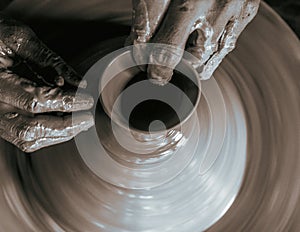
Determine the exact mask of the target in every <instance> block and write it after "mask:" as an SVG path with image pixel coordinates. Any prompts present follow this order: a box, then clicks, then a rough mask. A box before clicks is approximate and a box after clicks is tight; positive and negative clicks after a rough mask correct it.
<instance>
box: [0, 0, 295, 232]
mask: <svg viewBox="0 0 300 232" xmlns="http://www.w3.org/2000/svg"><path fill="white" fill-rule="evenodd" d="M275 38H276V40H275ZM116 41H117V40H116ZM114 44H115V46H116V47H118V46H119V45H118V43H117V42H115V43H114ZM101 46H103V45H99V46H98V48H99V47H101ZM112 49H113V48H112ZM96 51H98V50H96ZM102 52H104V53H106V52H107V51H106V52H105V51H102ZM94 54H96V55H95V56H90V58H89V59H88V60H87V61H85V62H83V64H82V67H84V66H88V63H92V60H93V59H94V60H97V59H96V58H97V56H99V52H95V53H94ZM89 55H90V54H89ZM299 72H300V69H299V41H298V39H297V38H296V37H295V36H294V35H293V34H292V32H291V31H290V29H289V28H288V27H287V26H286V25H285V24H284V23H283V22H282V21H281V20H280V19H279V18H278V16H277V15H275V14H274V13H273V12H272V11H271V10H270V9H269V8H268V7H267V6H265V5H262V7H261V9H260V12H259V15H258V16H257V17H256V19H255V20H254V21H253V23H251V25H249V26H248V27H247V29H246V31H245V32H244V33H243V35H242V36H241V38H240V39H239V41H238V47H237V49H236V50H235V51H234V52H233V53H232V54H230V56H229V57H228V58H227V59H226V60H225V61H224V62H223V63H222V65H221V67H220V68H219V69H218V71H217V72H216V73H215V75H214V76H215V79H216V81H217V85H218V88H219V89H221V92H222V96H223V100H224V102H225V106H226V107H225V108H226V113H227V118H226V120H227V131H226V134H225V135H226V136H225V141H224V145H223V147H222V149H223V152H221V154H223V155H222V156H221V158H219V159H217V162H216V164H217V163H218V162H219V164H220V166H218V167H219V168H218V169H211V170H212V171H211V173H209V175H208V176H206V178H205V179H204V180H202V181H203V182H202V185H201V186H200V184H199V186H200V187H201V188H202V189H203V192H205V191H207V192H209V194H210V195H209V197H208V198H206V199H204V200H203V202H200V201H199V199H198V201H197V193H199V192H197V191H192V189H193V188H195V187H196V185H197V181H195V180H193V179H189V180H185V181H183V180H184V177H182V176H181V177H182V180H181V182H180V180H178V179H177V182H172V181H171V182H168V184H164V185H162V187H161V189H160V191H157V192H155V191H154V192H151V194H148V192H147V191H143V190H128V189H127V190H126V189H124V188H118V187H115V186H113V185H110V184H108V183H106V182H103V181H101V180H100V179H99V178H98V177H97V176H96V175H94V174H93V173H92V172H91V171H90V170H89V169H88V168H87V167H86V165H85V164H84V162H83V160H82V159H81V157H80V155H79V154H78V152H77V149H76V146H75V144H74V142H69V143H66V144H62V145H59V146H55V147H52V148H48V149H44V150H42V151H40V152H37V153H35V154H32V155H30V156H29V155H27V156H26V155H24V154H22V153H21V152H19V151H18V150H17V149H15V148H14V147H13V146H11V145H10V144H8V143H6V142H4V141H1V157H0V158H1V162H0V165H1V168H0V171H1V177H0V178H1V182H0V183H1V190H2V191H1V194H0V205H1V211H0V214H1V230H4V231H48V230H49V231H168V230H170V231H176V230H178V231H197V230H198V231H201V229H206V228H207V226H210V225H212V224H213V223H215V222H216V221H217V220H218V219H220V217H221V216H222V215H223V214H224V213H226V214H225V215H224V216H223V217H222V218H221V219H220V220H218V222H217V223H216V224H214V225H213V226H212V227H211V228H210V229H209V231H297V230H299V228H300V225H299V222H298V220H297V218H299V213H300V212H299V211H300V206H299V204H300V202H299V201H300V200H299V195H300V186H299V176H300V157H299V152H300V151H299V131H300V128H299V127H300V124H299V115H300V106H299V93H300V83H299V80H298V73H299ZM204 85H205V84H204ZM211 99H213V98H211ZM213 106H214V105H211V107H213ZM243 133H247V137H246V136H244V135H245V134H243ZM244 138H245V140H246V142H247V147H245V148H247V150H245V154H244V153H243V152H242V151H243V139H244ZM244 145H245V144H244ZM237 146H241V147H240V148H239V149H237ZM237 150H238V151H239V152H236V151H237ZM246 155H247V156H246ZM222 157H223V158H224V159H222ZM226 157H227V159H225V158H226ZM228 157H231V158H232V159H231V160H230V159H229V158H228ZM243 157H244V158H243ZM246 159H247V160H246ZM235 162H238V164H236V163H235ZM243 165H245V172H244V166H243ZM220 167H221V168H220ZM224 167H227V169H226V170H227V173H226V174H224V173H220V170H223V169H222V168H224ZM229 167H230V168H229ZM224 170H225V169H224ZM236 170H240V171H239V172H237V171H236ZM221 174H222V175H221ZM179 177H180V176H179ZM231 177H232V178H233V179H234V180H235V181H234V182H230V181H229V180H230V178H231ZM225 180H228V182H226V181H225ZM242 180H243V182H242ZM193 181H194V182H193ZM198 183H199V182H198ZM224 183H227V184H226V185H224ZM172 184H173V186H172ZM180 184H181V185H180ZM240 185H241V186H240ZM178 186H179V187H178ZM200 187H199V188H200ZM172 188H174V189H177V190H181V191H183V192H184V191H185V192H186V193H187V194H185V195H179V194H177V192H172V191H171V190H172ZM213 189H215V191H212V190H213ZM210 191H212V192H210ZM229 193H230V194H229ZM237 193H238V195H237V197H236V194H237ZM164 194H165V195H164ZM226 194H227V195H226ZM176 196H177V197H176ZM180 196H182V198H180ZM229 196H230V197H229ZM153 197H154V199H153ZM195 199H196V200H195ZM234 199H235V200H234ZM233 200H234V202H233ZM231 204H232V205H231ZM149 206H151V207H150V208H149ZM229 206H231V207H230V209H229V210H228V211H227V209H228V207H229ZM147 207H148V208H147ZM220 209H223V212H220ZM226 211H227V212H226ZM186 212H190V214H189V217H186V216H185V215H187V214H185V213H186ZM207 212H210V214H209V213H207ZM214 212H215V214H214ZM216 212H217V213H216ZM201 218H202V219H201ZM204 218H206V223H204ZM180 219H182V220H183V221H180ZM200 219H201V220H203V221H202V224H200V225H199V224H198V223H197V222H199V220H200ZM151 220H152V221H151ZM125 225H127V227H126V226H125ZM146 225H147V226H148V227H145V226H146ZM162 225H163V227H162ZM157 228H159V229H158V230H157ZM126 229H127V230H126ZM155 229H156V230H155Z"/></svg>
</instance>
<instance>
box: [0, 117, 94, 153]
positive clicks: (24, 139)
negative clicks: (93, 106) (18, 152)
mask: <svg viewBox="0 0 300 232" xmlns="http://www.w3.org/2000/svg"><path fill="white" fill-rule="evenodd" d="M11 115H12V114H11V113H10V114H5V115H2V116H1V117H0V125H1V127H0V131H2V133H1V137H2V138H4V139H5V140H7V141H9V142H11V143H13V144H15V145H16V146H18V147H19V148H21V149H22V150H23V151H24V150H27V151H28V150H30V151H32V149H40V148H42V147H44V146H50V145H54V144H57V143H59V142H63V141H67V140H70V139H71V138H73V137H75V136H76V135H77V134H79V133H80V132H82V131H86V130H88V129H89V128H90V127H92V126H93V125H94V119H93V116H92V114H90V113H76V114H74V115H73V116H65V117H56V116H45V115H39V116H37V117H33V118H32V117H31V118H30V117H26V116H23V115H15V116H14V117H13V118H12V117H11Z"/></svg>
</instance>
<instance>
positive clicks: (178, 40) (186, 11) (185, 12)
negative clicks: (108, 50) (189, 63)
mask: <svg viewBox="0 0 300 232" xmlns="http://www.w3.org/2000/svg"><path fill="white" fill-rule="evenodd" d="M211 4H212V3H211V1H193V0H186V1H181V0H174V1H172V2H171V3H170V6H169V9H168V12H167V14H166V17H165V19H164V21H163V22H162V24H161V26H160V29H159V31H158V32H157V34H156V35H155V36H154V38H153V40H152V41H153V42H154V43H157V44H156V45H154V47H153V49H152V52H151V54H150V59H149V65H148V76H149V78H150V79H151V80H152V81H153V82H154V83H156V84H159V85H164V84H166V83H167V82H168V81H169V80H170V79H171V77H172V74H173V69H174V68H175V66H176V65H177V64H178V63H179V62H180V60H181V57H182V55H183V52H184V47H185V44H186V41H187V39H188V37H189V35H190V33H191V31H192V28H193V24H194V22H195V21H196V19H197V16H198V15H199V14H201V12H202V11H203V13H204V12H205V11H207V10H208V9H209V7H210V5H211ZM165 45H167V46H165Z"/></svg>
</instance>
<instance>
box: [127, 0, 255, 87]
mask: <svg viewBox="0 0 300 232" xmlns="http://www.w3.org/2000/svg"><path fill="white" fill-rule="evenodd" d="M259 3H260V0H133V22H132V30H131V34H130V36H129V38H128V41H127V44H130V43H131V44H135V45H136V44H137V45H138V46H136V48H135V49H134V58H135V60H136V61H137V63H139V64H141V63H148V62H149V63H150V64H151V65H148V69H147V71H148V76H149V78H151V80H152V81H153V82H155V83H157V84H160V85H163V84H165V83H167V82H168V81H169V80H170V79H171V76H172V74H173V68H175V66H176V65H177V64H178V63H179V62H180V60H181V58H182V55H183V51H184V49H185V48H186V50H187V51H188V52H190V53H191V54H192V55H193V56H191V57H193V59H192V63H193V65H194V66H195V67H196V68H197V70H198V71H199V73H200V76H201V78H202V79H209V78H210V77H211V75H212V74H213V72H214V71H215V69H216V68H217V67H218V66H219V64H220V63H221V61H222V59H223V58H224V57H225V56H226V55H227V54H228V53H229V52H230V51H232V50H233V49H234V47H235V43H236V41H237V38H238V37H239V35H240V34H241V32H242V31H243V30H244V28H245V27H246V26H247V24H248V23H249V22H250V21H251V20H252V19H253V18H254V16H255V15H256V13H257V10H258V7H259ZM147 42H151V43H157V45H155V46H154V47H153V48H151V51H150V52H149V51H147V52H146V48H145V46H143V44H145V43H147ZM161 44H167V45H170V46H164V45H161ZM145 54H148V56H147V57H146V56H145ZM145 59H150V60H145ZM166 66H167V67H168V68H167V67H166Z"/></svg>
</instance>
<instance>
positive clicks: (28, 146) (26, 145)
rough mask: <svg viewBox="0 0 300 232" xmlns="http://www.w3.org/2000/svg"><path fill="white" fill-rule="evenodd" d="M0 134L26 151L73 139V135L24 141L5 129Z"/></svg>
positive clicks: (30, 151)
mask: <svg viewBox="0 0 300 232" xmlns="http://www.w3.org/2000/svg"><path fill="white" fill-rule="evenodd" d="M0 134H1V137H2V138H3V139H4V140H6V141H7V142H9V143H12V144H13V145H15V146H16V147H18V148H19V149H20V150H22V151H23V152H26V153H32V152H35V151H37V150H39V149H42V148H45V147H49V146H52V145H56V144H60V143H64V142H67V141H69V140H71V139H72V137H65V138H54V139H51V140H49V139H45V138H43V139H38V140H36V141H29V142H26V141H23V140H20V139H18V138H14V137H12V136H10V135H8V134H7V133H6V132H5V131H1V130H0Z"/></svg>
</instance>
